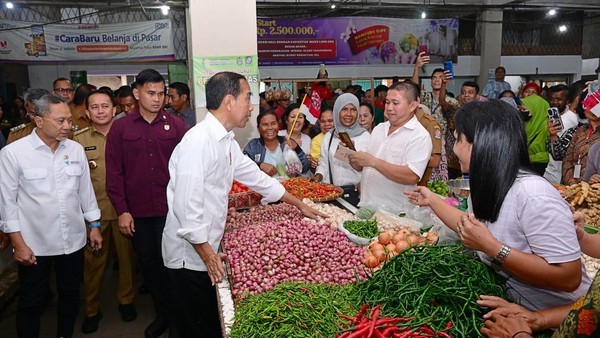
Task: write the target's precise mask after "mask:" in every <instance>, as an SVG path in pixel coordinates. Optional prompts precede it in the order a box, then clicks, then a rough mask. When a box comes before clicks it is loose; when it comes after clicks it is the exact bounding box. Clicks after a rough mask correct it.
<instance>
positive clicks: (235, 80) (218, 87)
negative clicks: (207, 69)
mask: <svg viewBox="0 0 600 338" xmlns="http://www.w3.org/2000/svg"><path fill="white" fill-rule="evenodd" d="M241 80H244V81H246V78H245V77H244V76H243V75H240V74H238V73H234V72H219V73H217V74H215V75H213V76H212V77H211V78H210V79H209V80H208V81H207V82H206V87H205V88H206V109H208V110H211V109H218V108H219V107H220V106H221V103H223V99H225V96H227V95H232V96H233V97H237V96H238V95H239V94H240V91H241V90H242V88H241V85H240V81H241Z"/></svg>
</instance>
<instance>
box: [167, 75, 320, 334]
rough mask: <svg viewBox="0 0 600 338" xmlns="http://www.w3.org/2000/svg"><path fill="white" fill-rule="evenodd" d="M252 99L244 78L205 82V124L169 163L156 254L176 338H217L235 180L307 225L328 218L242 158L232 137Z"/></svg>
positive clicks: (217, 78)
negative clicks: (219, 286) (166, 282)
mask: <svg viewBox="0 0 600 338" xmlns="http://www.w3.org/2000/svg"><path fill="white" fill-rule="evenodd" d="M250 94H251V92H250V86H249V85H248V82H247V81H246V78H245V77H244V76H243V75H240V74H237V73H231V72H220V73H217V74H215V75H214V76H213V77H211V78H210V79H209V80H208V81H207V82H206V108H207V109H208V114H207V115H206V118H205V119H204V120H203V121H202V122H200V123H199V124H197V125H196V126H195V127H193V128H192V129H190V130H189V132H188V133H186V135H185V137H184V138H183V139H182V140H181V142H180V143H179V145H177V147H176V148H175V150H174V151H173V155H172V156H171V159H170V160H169V173H170V178H171V180H170V181H169V185H168V186H167V203H168V206H169V212H168V215H167V220H166V226H165V229H164V231H163V235H162V252H163V258H164V259H163V260H164V264H165V266H166V267H167V268H168V271H169V279H170V281H171V283H172V288H173V298H174V301H175V304H176V305H177V306H176V307H175V309H176V315H177V320H178V324H179V329H180V333H181V336H182V337H209V338H210V337H219V338H220V337H222V333H221V325H220V320H219V313H218V306H217V296H216V291H215V287H214V285H215V284H216V283H218V282H220V281H221V280H222V279H223V277H224V276H225V271H224V269H223V260H224V259H225V255H224V254H223V253H217V250H218V248H219V244H220V242H221V239H222V237H223V232H224V230H225V221H226V216H227V202H228V198H227V197H228V193H229V190H230V189H231V186H232V183H233V180H234V179H235V180H237V181H239V182H241V183H242V184H244V185H246V186H248V187H250V188H251V189H253V190H254V191H256V192H258V193H260V194H261V195H263V196H264V198H265V200H266V201H268V202H274V201H277V200H280V201H283V202H286V203H289V204H291V205H293V206H295V207H297V208H298V209H300V211H301V212H302V213H303V214H304V215H305V216H307V217H311V218H317V217H318V216H322V217H325V216H326V215H324V214H322V213H319V212H318V211H315V210H314V209H312V208H310V207H309V206H307V205H305V204H303V203H302V202H301V201H300V200H298V199H296V198H295V197H293V196H292V195H290V194H289V193H287V192H286V191H285V189H284V188H283V186H281V184H279V182H278V181H277V180H275V179H273V178H271V177H269V176H268V175H266V174H265V173H263V172H262V171H260V170H259V169H258V167H257V166H256V164H255V163H254V162H252V161H251V160H250V159H249V158H248V157H247V156H244V154H243V153H242V150H241V149H240V147H239V145H238V143H237V142H236V141H235V139H234V134H233V132H232V130H233V129H234V128H243V127H244V126H245V125H246V123H247V122H248V118H249V117H250V114H251V112H252V109H253V107H252V103H251V102H250Z"/></svg>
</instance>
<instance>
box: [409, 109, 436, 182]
mask: <svg viewBox="0 0 600 338" xmlns="http://www.w3.org/2000/svg"><path fill="white" fill-rule="evenodd" d="M415 116H416V117H417V119H418V120H419V122H420V123H421V124H422V125H423V127H425V129H426V130H427V132H428V133H429V136H431V143H432V145H433V148H432V150H431V154H432V155H441V154H442V130H441V127H440V124H439V123H438V122H437V120H436V119H435V117H433V116H432V115H429V114H426V113H425V112H424V111H423V109H422V108H418V109H417V112H416V113H415ZM431 170H432V168H430V167H429V166H428V167H427V168H426V169H425V173H423V177H422V178H421V180H420V181H419V183H418V184H417V185H423V186H425V185H427V182H428V181H429V177H430V176H431Z"/></svg>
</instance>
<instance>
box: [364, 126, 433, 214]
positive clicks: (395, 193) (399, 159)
mask: <svg viewBox="0 0 600 338" xmlns="http://www.w3.org/2000/svg"><path fill="white" fill-rule="evenodd" d="M389 130H390V122H389V121H386V122H384V123H380V124H378V125H377V126H376V127H375V129H373V132H372V133H371V139H370V140H369V146H368V148H367V152H368V153H370V154H371V155H373V156H375V157H377V158H379V159H382V160H384V161H386V162H388V163H391V164H395V165H401V166H407V167H408V168H409V169H410V170H412V172H413V173H415V174H417V176H419V179H421V177H422V176H423V172H425V169H426V168H427V162H429V158H430V157H431V149H432V145H431V137H430V136H429V133H428V132H427V130H426V129H425V128H424V127H423V125H421V123H419V120H418V119H417V117H416V116H413V118H412V119H410V120H409V121H408V122H406V124H404V125H403V126H402V127H400V128H398V129H396V130H395V131H394V132H393V133H392V134H391V135H388V131H389ZM415 186H416V185H404V184H400V183H396V182H394V181H392V180H390V179H388V178H386V177H385V176H384V175H383V174H382V173H380V172H379V171H377V170H376V169H374V168H371V167H365V168H363V171H362V179H361V184H360V191H361V197H360V204H359V206H363V205H364V206H377V207H387V209H388V210H390V209H391V210H390V211H395V210H396V209H399V210H400V211H402V210H404V209H403V206H404V205H405V204H406V197H405V196H404V194H403V192H404V191H405V190H412V189H414V188H415Z"/></svg>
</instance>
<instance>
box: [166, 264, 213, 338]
mask: <svg viewBox="0 0 600 338" xmlns="http://www.w3.org/2000/svg"><path fill="white" fill-rule="evenodd" d="M168 270H169V278H170V281H171V285H172V286H173V292H174V299H175V309H176V310H175V313H176V315H177V325H178V328H179V333H180V336H181V337H182V338H197V337H203V338H221V337H223V335H222V334H221V321H220V319H219V308H218V305H217V291H216V289H215V286H212V285H211V283H210V277H209V276H208V272H206V271H193V270H188V269H168Z"/></svg>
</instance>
